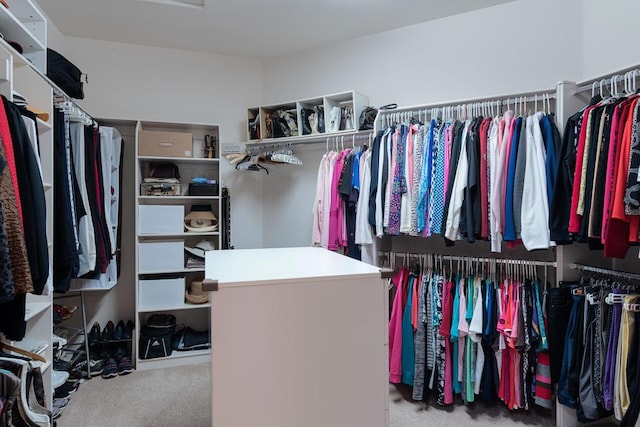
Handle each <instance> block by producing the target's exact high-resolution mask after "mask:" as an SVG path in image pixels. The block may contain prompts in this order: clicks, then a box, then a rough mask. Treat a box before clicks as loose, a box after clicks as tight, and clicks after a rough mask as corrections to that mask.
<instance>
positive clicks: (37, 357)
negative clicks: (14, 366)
mask: <svg viewBox="0 0 640 427" xmlns="http://www.w3.org/2000/svg"><path fill="white" fill-rule="evenodd" d="M0 350H5V351H7V352H9V351H12V352H14V353H18V354H21V355H23V356H26V357H30V358H31V359H33V360H37V361H38V362H42V363H47V359H45V358H44V357H42V356H41V355H39V354H37V353H34V352H32V351H29V350H24V349H22V348H19V347H14V346H12V345H11V344H8V343H6V342H4V341H0Z"/></svg>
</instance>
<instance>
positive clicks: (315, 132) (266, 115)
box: [247, 91, 369, 142]
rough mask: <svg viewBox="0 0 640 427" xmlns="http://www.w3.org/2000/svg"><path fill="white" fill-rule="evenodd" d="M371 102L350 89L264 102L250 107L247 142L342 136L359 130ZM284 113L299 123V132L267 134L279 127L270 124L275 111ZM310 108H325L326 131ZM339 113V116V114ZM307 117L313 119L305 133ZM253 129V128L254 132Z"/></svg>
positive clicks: (297, 125) (315, 110) (313, 109)
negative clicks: (322, 94)
mask: <svg viewBox="0 0 640 427" xmlns="http://www.w3.org/2000/svg"><path fill="white" fill-rule="evenodd" d="M367 105H369V99H368V98H367V97H366V96H364V95H361V94H359V93H358V92H355V91H346V92H340V93H335V94H331V95H324V96H318V97H315V98H306V99H300V100H295V101H289V102H281V103H277V104H269V105H262V106H259V107H252V108H248V109H247V141H249V142H270V141H273V140H277V141H280V142H286V141H289V140H295V141H299V140H301V139H307V138H308V139H314V138H318V137H320V136H322V137H324V136H338V135H345V134H351V133H353V132H357V131H358V125H359V123H358V121H359V119H360V113H361V112H362V110H364V108H365V107H366V106H367ZM279 111H280V112H284V113H286V114H287V117H288V119H291V120H293V121H294V122H295V125H296V130H297V132H291V134H290V135H288V136H280V137H275V136H273V135H268V134H267V129H268V128H270V127H272V126H275V123H269V121H270V120H271V117H273V115H274V113H277V112H279ZM306 111H314V112H317V111H323V116H324V130H323V129H319V128H320V125H319V123H318V119H317V116H316V118H315V121H314V120H313V118H312V119H311V120H309V119H308V115H307V114H305V112H306ZM341 112H345V113H346V112H348V113H347V115H349V116H350V119H346V118H345V116H344V115H343V114H340V113H341ZM336 113H337V115H336ZM305 120H309V121H310V122H311V123H309V127H310V128H311V132H309V133H307V132H305V127H307V126H306V125H305ZM252 129H253V131H252Z"/></svg>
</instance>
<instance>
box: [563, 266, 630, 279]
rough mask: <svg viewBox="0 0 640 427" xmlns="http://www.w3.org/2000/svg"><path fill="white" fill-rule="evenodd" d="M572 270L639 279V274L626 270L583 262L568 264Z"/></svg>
mask: <svg viewBox="0 0 640 427" xmlns="http://www.w3.org/2000/svg"><path fill="white" fill-rule="evenodd" d="M569 267H570V268H571V269H572V270H579V271H586V272H590V273H597V274H604V275H606V276H612V277H621V278H624V279H629V280H640V274H638V273H630V272H628V271H619V270H610V269H608V268H600V267H593V266H591V265H584V264H570V265H569Z"/></svg>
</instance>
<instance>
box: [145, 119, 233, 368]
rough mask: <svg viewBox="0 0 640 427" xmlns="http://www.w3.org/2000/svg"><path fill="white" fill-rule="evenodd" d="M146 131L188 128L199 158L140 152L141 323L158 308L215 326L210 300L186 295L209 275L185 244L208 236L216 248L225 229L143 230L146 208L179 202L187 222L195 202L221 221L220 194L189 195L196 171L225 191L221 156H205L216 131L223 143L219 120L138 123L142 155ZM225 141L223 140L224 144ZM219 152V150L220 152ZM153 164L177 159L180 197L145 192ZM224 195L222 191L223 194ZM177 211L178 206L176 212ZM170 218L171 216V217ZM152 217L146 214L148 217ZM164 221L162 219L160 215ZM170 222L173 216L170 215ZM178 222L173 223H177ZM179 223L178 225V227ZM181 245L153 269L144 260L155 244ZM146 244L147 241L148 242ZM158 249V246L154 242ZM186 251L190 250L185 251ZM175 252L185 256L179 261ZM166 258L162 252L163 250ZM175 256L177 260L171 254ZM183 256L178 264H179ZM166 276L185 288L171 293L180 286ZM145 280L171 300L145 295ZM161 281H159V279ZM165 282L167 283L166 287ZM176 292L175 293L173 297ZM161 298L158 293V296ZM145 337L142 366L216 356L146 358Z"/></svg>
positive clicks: (181, 319) (192, 323)
mask: <svg viewBox="0 0 640 427" xmlns="http://www.w3.org/2000/svg"><path fill="white" fill-rule="evenodd" d="M140 131H164V132H188V133H191V134H192V135H193V150H192V152H193V155H194V157H164V156H149V155H144V156H137V157H136V184H135V200H136V207H135V212H136V216H135V221H136V252H135V253H136V259H135V263H136V264H135V265H136V304H135V307H136V325H144V324H145V321H146V319H147V318H148V317H149V316H150V315H151V314H152V313H171V314H173V315H175V316H176V319H177V322H178V323H179V324H185V325H187V326H189V327H191V328H193V329H196V330H205V329H208V328H209V324H210V319H211V305H210V304H188V303H186V301H185V298H184V292H185V290H186V289H187V287H188V286H189V283H190V281H191V280H193V279H202V278H204V266H203V267H202V268H186V267H185V265H186V255H187V252H186V251H184V250H183V249H184V247H185V246H191V247H193V246H195V245H196V244H198V243H199V242H200V241H202V240H206V241H208V242H211V243H213V245H214V246H215V248H216V249H219V248H220V247H221V233H220V229H218V230H216V231H210V232H201V233H198V232H189V231H186V229H185V228H184V224H182V223H181V224H179V225H175V226H172V230H173V231H170V232H154V233H142V232H141V231H140V229H141V227H140V221H141V218H140V216H141V215H140V207H141V206H154V208H162V207H163V206H166V207H167V208H169V209H174V210H175V208H176V206H182V207H183V210H182V211H181V212H182V214H183V215H182V217H181V218H180V220H181V221H184V216H185V215H186V214H187V213H189V212H190V208H191V206H193V205H209V206H211V210H212V212H213V214H214V215H215V216H216V218H217V219H218V222H219V224H220V220H221V203H220V196H219V195H217V196H191V195H189V194H188V189H189V182H191V180H192V178H194V177H196V176H204V177H207V178H208V179H215V180H216V181H218V189H219V191H220V190H221V188H222V185H221V183H220V161H219V158H218V157H216V158H213V159H210V158H204V152H203V148H204V137H205V135H213V136H215V138H216V141H218V142H219V134H220V133H219V128H218V126H216V125H207V124H184V123H158V122H145V121H143V122H138V123H137V126H136V154H137V153H139V142H140V141H139V139H140V138H139V135H140ZM218 146H219V145H218ZM216 155H218V153H216ZM150 163H174V164H176V165H177V166H178V170H179V173H180V183H181V192H180V194H181V195H180V196H141V195H140V183H141V182H142V180H143V178H144V177H145V171H146V170H147V169H148V167H149V164H150ZM218 194H220V193H218ZM174 212H175V211H174ZM166 218H168V217H166ZM145 220H146V219H145ZM159 220H162V218H160V219H159ZM165 220H167V221H168V219H165ZM172 225H174V224H173V222H172ZM176 227H177V228H176ZM165 243H172V244H174V245H176V244H178V245H179V247H180V248H182V250H180V252H182V253H181V254H180V255H178V254H177V253H176V254H174V255H171V257H169V256H167V260H166V262H165V260H163V259H161V261H160V262H161V264H159V265H156V266H153V268H151V269H149V268H145V267H144V266H141V265H140V262H141V261H140V260H141V256H140V251H141V247H142V250H148V248H149V244H150V245H155V244H165ZM143 244H144V246H142V245H143ZM152 249H153V247H152ZM183 254H184V255H183ZM175 257H180V259H179V261H177V260H176V259H175ZM160 258H162V255H160ZM169 258H171V259H169ZM176 261H177V265H176ZM162 279H174V280H175V279H180V280H181V281H183V282H184V289H182V291H181V292H179V293H178V295H179V299H176V298H177V296H178V295H175V292H173V293H171V292H170V291H167V290H166V287H167V286H168V285H171V286H175V282H173V283H167V280H162ZM142 280H144V282H145V286H147V289H148V286H149V285H151V286H158V290H157V291H158V293H163V292H165V291H166V292H167V295H168V298H170V299H169V300H168V301H166V304H165V303H163V304H154V303H153V302H152V301H149V300H145V299H144V298H145V295H146V294H144V293H143V292H141V291H140V288H141V285H140V283H141V281H142ZM154 282H155V283H154ZM163 286H164V287H165V288H163ZM171 295H175V296H171ZM156 297H157V295H156ZM140 329H141V327H140V326H138V328H137V336H139V334H140ZM138 344H139V340H138V339H135V340H134V348H135V355H136V356H135V357H136V367H137V369H141V370H144V369H153V368H159V367H168V366H177V365H183V364H189V363H198V362H206V361H208V360H209V358H210V357H211V351H210V350H200V351H186V352H178V351H173V353H172V354H171V355H170V356H169V357H163V358H157V359H141V358H140V353H139V351H138Z"/></svg>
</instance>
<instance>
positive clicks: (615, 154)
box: [602, 100, 634, 258]
mask: <svg viewBox="0 0 640 427" xmlns="http://www.w3.org/2000/svg"><path fill="white" fill-rule="evenodd" d="M633 104H634V100H629V101H625V102H623V103H621V104H620V105H618V107H617V108H616V110H615V111H614V115H613V120H612V124H611V134H610V142H609V158H608V162H607V176H606V181H605V193H604V206H603V216H602V243H603V244H604V256H606V257H612V258H624V256H625V255H626V253H627V250H628V248H629V245H628V242H627V241H626V239H625V238H624V237H622V236H626V235H628V232H629V229H628V223H627V222H626V221H624V220H621V219H617V218H614V217H613V210H614V200H615V193H616V186H617V182H618V178H619V175H620V173H619V172H620V167H619V165H620V162H621V157H622V156H623V155H624V154H623V152H622V147H623V145H624V144H623V139H624V130H625V126H626V123H627V121H628V117H629V113H630V112H631V107H632V105H633ZM627 156H628V154H627Z"/></svg>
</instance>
